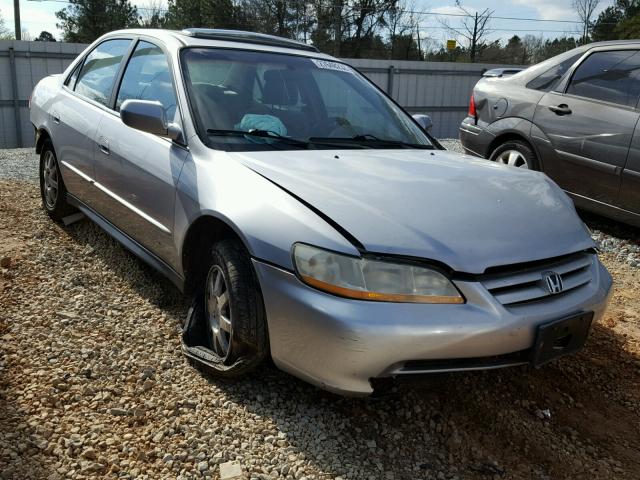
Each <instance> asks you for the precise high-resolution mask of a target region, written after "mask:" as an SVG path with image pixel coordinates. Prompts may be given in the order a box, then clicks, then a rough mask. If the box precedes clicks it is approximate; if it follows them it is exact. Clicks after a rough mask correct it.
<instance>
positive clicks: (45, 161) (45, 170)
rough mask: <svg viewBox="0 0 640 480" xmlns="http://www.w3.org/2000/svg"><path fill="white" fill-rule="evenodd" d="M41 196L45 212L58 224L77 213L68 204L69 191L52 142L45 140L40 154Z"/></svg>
mask: <svg viewBox="0 0 640 480" xmlns="http://www.w3.org/2000/svg"><path fill="white" fill-rule="evenodd" d="M40 196H41V197H42V206H43V208H44V210H45V212H47V215H49V217H51V219H53V220H55V221H56V222H60V221H62V219H63V218H64V217H66V216H67V215H70V214H72V213H74V211H75V209H74V208H73V207H72V206H71V205H69V204H68V203H67V189H66V187H65V186H64V181H63V180H62V175H61V174H60V167H59V166H58V158H57V157H56V152H55V150H54V149H53V145H52V144H51V141H50V140H45V142H44V145H42V150H41V152H40Z"/></svg>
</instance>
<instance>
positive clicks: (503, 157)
mask: <svg viewBox="0 0 640 480" xmlns="http://www.w3.org/2000/svg"><path fill="white" fill-rule="evenodd" d="M495 161H496V162H498V163H502V164H503V165H511V166H512V167H519V168H527V169H528V168H530V166H529V163H528V162H527V159H526V158H525V157H524V155H522V153H520V152H519V151H518V150H505V151H504V152H500V154H499V155H498V156H497V157H496V158H495Z"/></svg>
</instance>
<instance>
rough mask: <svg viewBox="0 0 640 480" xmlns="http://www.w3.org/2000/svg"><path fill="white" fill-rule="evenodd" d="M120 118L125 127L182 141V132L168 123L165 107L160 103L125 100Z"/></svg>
mask: <svg viewBox="0 0 640 480" xmlns="http://www.w3.org/2000/svg"><path fill="white" fill-rule="evenodd" d="M120 118H121V119H122V123H124V124H125V125H127V126H129V127H131V128H135V129H136V130H141V131H143V132H147V133H151V134H153V135H159V136H161V137H167V138H170V139H171V140H176V141H180V140H181V139H182V130H181V129H180V127H179V126H178V125H176V124H173V123H169V124H168V123H167V119H166V117H165V114H164V107H163V106H162V104H161V103H160V102H158V101H149V100H125V101H124V102H123V103H122V106H121V107H120Z"/></svg>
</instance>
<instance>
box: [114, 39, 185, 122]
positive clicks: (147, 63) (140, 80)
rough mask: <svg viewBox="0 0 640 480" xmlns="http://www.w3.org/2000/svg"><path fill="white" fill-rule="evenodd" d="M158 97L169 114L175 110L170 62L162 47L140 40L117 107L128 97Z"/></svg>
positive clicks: (120, 92) (125, 76) (123, 83)
mask: <svg viewBox="0 0 640 480" xmlns="http://www.w3.org/2000/svg"><path fill="white" fill-rule="evenodd" d="M129 99H133V100H157V101H159V102H160V103H161V104H162V106H163V107H164V111H165V114H166V117H167V118H168V119H169V120H173V118H174V117H175V114H176V103H177V102H176V95H175V91H174V89H173V79H172V77H171V70H170V68H169V62H168V61H167V57H166V55H165V54H164V52H163V51H162V49H161V48H160V47H158V46H156V45H153V44H152V43H148V42H139V43H138V45H137V46H136V48H135V50H134V51H133V55H132V56H131V59H130V60H129V63H128V64H127V69H126V70H125V72H124V75H123V77H122V83H121V84H120V90H119V91H118V98H117V100H116V110H120V106H121V105H122V102H124V101H125V100H129Z"/></svg>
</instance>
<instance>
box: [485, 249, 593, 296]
mask: <svg viewBox="0 0 640 480" xmlns="http://www.w3.org/2000/svg"><path fill="white" fill-rule="evenodd" d="M593 257H594V254H592V253H589V252H580V253H577V254H574V255H569V256H565V257H562V258H559V259H555V260H549V261H544V262H537V263H535V264H527V265H525V266H522V265H521V266H519V267H518V266H517V265H516V266H514V267H513V268H507V269H504V268H501V269H500V273H490V274H485V275H483V276H481V277H480V282H481V283H482V285H483V286H484V287H485V288H486V289H487V290H488V291H489V292H490V293H491V294H492V295H493V296H494V297H495V298H496V300H498V301H499V302H500V303H501V304H502V305H509V306H514V305H520V304H524V303H529V302H536V301H541V300H544V299H545V298H547V297H550V296H552V294H551V293H550V292H549V290H548V289H547V286H546V284H545V282H544V280H543V274H544V273H545V272H554V273H557V274H558V275H560V277H561V279H562V285H563V289H562V291H561V292H560V293H556V294H553V296H554V297H555V296H559V295H563V294H566V293H567V292H570V291H572V290H575V289H577V288H580V287H582V286H584V285H586V284H588V283H589V282H590V281H591V269H590V267H591V264H592V263H593Z"/></svg>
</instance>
